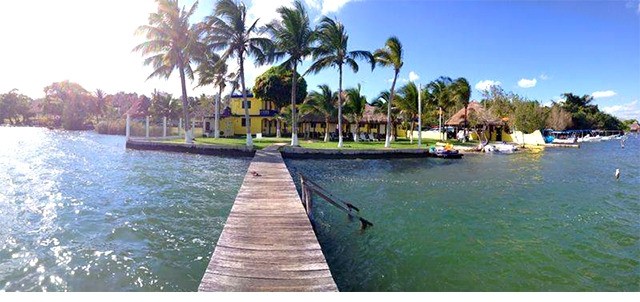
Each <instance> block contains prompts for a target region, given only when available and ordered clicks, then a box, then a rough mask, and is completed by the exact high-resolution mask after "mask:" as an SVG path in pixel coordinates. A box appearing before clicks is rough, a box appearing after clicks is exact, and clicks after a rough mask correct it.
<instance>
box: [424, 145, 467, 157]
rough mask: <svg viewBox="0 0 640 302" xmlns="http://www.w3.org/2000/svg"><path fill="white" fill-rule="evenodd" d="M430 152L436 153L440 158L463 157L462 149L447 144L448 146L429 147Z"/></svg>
mask: <svg viewBox="0 0 640 302" xmlns="http://www.w3.org/2000/svg"><path fill="white" fill-rule="evenodd" d="M429 153H431V154H434V155H435V156H437V157H440V158H462V153H460V151H458V150H455V149H453V146H452V145H450V144H447V145H446V146H444V147H442V146H437V147H431V148H429Z"/></svg>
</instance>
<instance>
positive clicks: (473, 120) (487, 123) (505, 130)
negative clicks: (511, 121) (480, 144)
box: [445, 101, 509, 141]
mask: <svg viewBox="0 0 640 302" xmlns="http://www.w3.org/2000/svg"><path fill="white" fill-rule="evenodd" d="M466 116H467V125H468V127H466V128H468V129H469V130H470V131H473V132H474V133H472V134H471V139H478V133H480V135H481V136H484V134H486V133H488V135H486V138H487V139H489V140H493V141H502V140H503V139H504V138H505V137H506V135H505V134H509V127H508V126H507V123H506V122H507V121H508V118H506V117H505V118H499V117H496V116H495V115H493V114H492V113H491V112H490V111H489V110H487V108H485V107H484V106H483V105H482V104H480V103H479V102H477V101H471V102H469V105H468V106H467V114H466ZM464 123H465V110H464V108H462V109H460V111H458V112H456V113H455V114H454V115H453V116H451V118H449V119H448V120H447V121H446V122H445V126H452V127H455V128H456V131H457V130H461V129H464V128H465V124H464ZM485 132H486V133H485Z"/></svg>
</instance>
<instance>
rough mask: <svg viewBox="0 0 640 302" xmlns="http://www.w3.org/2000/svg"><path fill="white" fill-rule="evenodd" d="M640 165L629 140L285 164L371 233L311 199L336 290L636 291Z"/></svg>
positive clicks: (638, 142) (638, 146)
mask: <svg viewBox="0 0 640 302" xmlns="http://www.w3.org/2000/svg"><path fill="white" fill-rule="evenodd" d="M639 156H640V139H639V138H635V137H631V138H629V139H628V140H627V141H626V144H625V148H624V149H622V148H621V147H620V141H608V142H600V143H585V144H582V147H581V148H580V149H551V148H547V149H546V150H545V151H544V152H541V153H536V154H533V153H523V154H511V155H486V154H473V155H468V156H465V157H464V159H462V160H441V159H403V160H332V161H327V160H312V161H309V160H305V161H301V160H288V161H287V164H288V166H289V169H290V172H291V174H292V176H294V177H297V173H302V174H303V175H305V176H307V177H309V178H311V179H313V180H315V181H316V182H318V183H319V184H321V185H322V186H323V187H324V188H327V189H329V190H330V191H332V192H333V194H334V195H338V196H341V197H342V198H343V199H345V200H347V201H350V202H352V203H353V204H355V205H356V206H358V207H359V208H360V209H361V214H362V216H364V217H365V218H367V219H368V220H371V221H372V222H373V223H374V227H373V228H370V229H367V230H365V231H364V232H361V231H360V230H359V224H358V223H357V222H350V221H349V219H347V217H346V215H345V214H344V213H343V212H340V211H338V210H337V209H335V208H333V207H332V206H330V205H328V204H327V203H323V202H321V201H316V208H315V210H314V214H315V218H316V225H317V230H316V231H317V233H318V238H319V240H320V243H321V245H322V247H323V251H324V253H325V256H326V257H327V261H328V262H329V266H330V268H331V272H332V274H333V276H334V279H335V280H336V283H337V285H338V287H339V289H340V290H341V291H640V158H639ZM616 168H618V169H620V171H621V177H620V179H619V180H616V179H615V177H614V174H615V170H616ZM315 200H320V199H318V198H316V199H315Z"/></svg>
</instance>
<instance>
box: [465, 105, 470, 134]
mask: <svg viewBox="0 0 640 302" xmlns="http://www.w3.org/2000/svg"><path fill="white" fill-rule="evenodd" d="M468 107H469V104H468V103H467V104H464V137H465V138H466V137H467V135H468V134H467V131H468V128H469V127H468V126H467V109H468Z"/></svg>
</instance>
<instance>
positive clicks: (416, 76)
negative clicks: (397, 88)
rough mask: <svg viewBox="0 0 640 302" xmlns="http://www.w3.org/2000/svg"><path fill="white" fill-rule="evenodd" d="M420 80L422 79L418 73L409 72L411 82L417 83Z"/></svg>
mask: <svg viewBox="0 0 640 302" xmlns="http://www.w3.org/2000/svg"><path fill="white" fill-rule="evenodd" d="M419 79H420V76H418V74H417V73H415V72H413V71H412V72H409V81H411V82H415V81H417V80H419Z"/></svg>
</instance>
